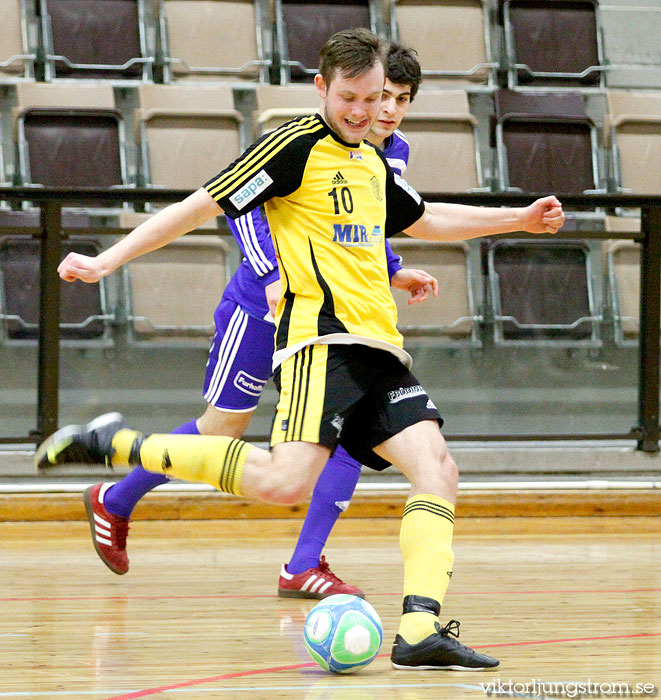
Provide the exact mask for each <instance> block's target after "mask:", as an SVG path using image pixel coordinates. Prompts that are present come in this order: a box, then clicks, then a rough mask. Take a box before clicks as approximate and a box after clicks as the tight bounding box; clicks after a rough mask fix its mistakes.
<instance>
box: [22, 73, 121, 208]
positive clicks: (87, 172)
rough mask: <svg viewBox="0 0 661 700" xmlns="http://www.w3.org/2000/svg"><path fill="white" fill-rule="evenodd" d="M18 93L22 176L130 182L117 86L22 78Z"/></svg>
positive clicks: (68, 182)
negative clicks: (115, 98)
mask: <svg viewBox="0 0 661 700" xmlns="http://www.w3.org/2000/svg"><path fill="white" fill-rule="evenodd" d="M16 95H17V107H16V109H15V113H14V120H15V133H16V139H17V143H16V147H17V158H16V162H17V172H16V180H17V181H18V182H20V183H23V184H32V183H38V184H41V185H45V186H50V187H58V186H70V187H115V188H121V187H126V186H128V184H129V178H128V174H127V166H126V152H125V149H126V138H125V127H124V121H123V119H122V116H121V114H120V113H119V112H118V111H117V110H116V109H115V102H114V96H113V89H112V86H110V85H108V84H80V83H76V84H73V83H72V84H67V85H64V84H55V83H52V84H45V83H18V84H17V85H16ZM107 206H110V204H108V205H107Z"/></svg>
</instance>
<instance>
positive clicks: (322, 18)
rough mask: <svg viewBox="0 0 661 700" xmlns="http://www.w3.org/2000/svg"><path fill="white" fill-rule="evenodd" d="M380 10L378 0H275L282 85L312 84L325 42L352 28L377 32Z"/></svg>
mask: <svg viewBox="0 0 661 700" xmlns="http://www.w3.org/2000/svg"><path fill="white" fill-rule="evenodd" d="M380 7H381V4H380V3H379V2H376V0H344V1H342V0H317V1H316V2H309V1H308V0H275V24H276V36H277V46H278V52H279V54H280V57H281V59H282V67H283V68H282V73H281V76H280V82H281V83H282V84H286V83H291V82H294V83H300V82H311V81H312V79H313V78H314V75H315V73H316V72H317V68H318V59H319V51H320V49H321V47H322V46H323V45H324V43H325V42H326V40H327V39H328V38H329V37H330V36H331V35H333V34H335V32H338V31H340V30H341V29H348V28H351V27H367V28H368V29H372V31H378V28H379V24H380Z"/></svg>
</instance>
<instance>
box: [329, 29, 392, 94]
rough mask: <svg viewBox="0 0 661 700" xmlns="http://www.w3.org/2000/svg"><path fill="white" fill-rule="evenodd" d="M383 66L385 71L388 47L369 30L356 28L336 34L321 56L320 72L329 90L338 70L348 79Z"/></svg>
mask: <svg viewBox="0 0 661 700" xmlns="http://www.w3.org/2000/svg"><path fill="white" fill-rule="evenodd" d="M377 63H381V64H383V68H384V71H385V67H386V62H385V47H384V46H383V43H382V42H381V40H380V39H379V37H378V36H376V34H373V33H372V32H370V31H369V29H364V28H363V27H356V28H354V29H344V30H342V31H341V32H336V33H335V34H333V36H332V37H331V38H330V39H329V40H328V41H327V42H326V43H325V44H324V45H323V47H322V49H321V53H320V54H319V72H320V73H321V77H322V78H323V79H324V82H325V83H326V86H328V85H330V83H331V81H332V80H333V78H334V77H335V72H336V71H337V70H339V71H340V72H341V73H342V76H343V77H345V78H355V77H357V76H359V75H362V74H363V73H365V72H366V71H368V70H369V69H370V68H371V67H372V66H373V65H375V64H377Z"/></svg>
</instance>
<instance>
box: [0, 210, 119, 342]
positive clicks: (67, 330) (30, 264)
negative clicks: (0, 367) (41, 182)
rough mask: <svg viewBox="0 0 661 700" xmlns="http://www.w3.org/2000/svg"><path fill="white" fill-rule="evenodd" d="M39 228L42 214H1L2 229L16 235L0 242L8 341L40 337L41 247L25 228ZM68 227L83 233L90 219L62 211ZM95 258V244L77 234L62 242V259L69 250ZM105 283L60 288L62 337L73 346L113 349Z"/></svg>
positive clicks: (1, 313) (0, 304) (0, 303)
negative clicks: (7, 229)
mask: <svg viewBox="0 0 661 700" xmlns="http://www.w3.org/2000/svg"><path fill="white" fill-rule="evenodd" d="M38 225H39V211H38V210H31V211H1V212H0V226H2V227H3V228H13V229H15V231H16V234H12V235H7V236H3V237H2V238H1V239H0V273H1V274H0V319H1V321H2V330H1V335H2V339H3V341H4V342H11V343H17V342H25V341H28V342H31V343H34V342H35V341H36V340H37V338H38V336H39V285H40V249H41V243H40V241H38V240H35V239H34V238H32V237H31V236H29V235H25V234H21V233H20V232H21V229H25V228H26V227H36V226H38ZM62 225H63V227H65V228H80V229H84V228H86V227H87V226H89V216H88V215H87V214H86V213H85V212H81V211H69V212H68V211H67V210H63V212H62ZM72 250H73V251H76V252H79V253H83V254H85V255H97V254H98V253H99V252H100V250H101V246H100V244H99V242H98V241H97V240H95V239H91V238H87V237H84V236H78V235H74V236H72V237H71V238H68V239H66V240H65V241H63V242H62V255H63V256H64V255H66V254H67V253H68V252H70V251H72ZM106 288H107V287H106V280H101V282H100V283H99V284H85V283H84V282H79V281H77V282H73V283H67V282H64V281H62V282H61V283H60V336H61V338H62V340H64V341H66V342H67V343H68V344H72V345H84V346H90V345H92V346H98V345H100V346H107V345H110V344H111V342H112V341H111V336H110V329H111V328H110V324H111V321H112V320H113V319H114V315H113V314H110V313H109V311H108V303H107V292H106Z"/></svg>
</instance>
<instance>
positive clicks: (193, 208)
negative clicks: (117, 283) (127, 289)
mask: <svg viewBox="0 0 661 700" xmlns="http://www.w3.org/2000/svg"><path fill="white" fill-rule="evenodd" d="M222 213H223V212H222V209H221V208H220V207H219V206H218V204H217V203H216V202H215V201H214V199H213V198H212V197H211V196H210V195H209V193H208V192H207V191H206V190H204V189H202V188H201V189H199V190H197V191H196V192H194V193H193V194H192V195H190V196H189V197H187V198H186V199H184V200H182V201H181V202H177V203H176V204H171V205H170V206H168V207H166V208H165V209H162V210H161V211H159V212H158V213H156V214H154V216H152V217H150V218H149V219H147V220H146V221H144V222H143V223H142V224H140V225H139V226H138V227H137V228H135V229H134V230H133V231H131V233H129V235H128V236H126V237H125V238H123V239H122V240H121V241H118V242H117V243H115V244H114V245H113V246H111V247H110V248H108V250H105V251H103V252H102V253H100V254H99V255H97V256H96V257H94V258H90V257H88V256H85V255H80V254H79V253H69V255H67V256H66V257H65V258H64V260H63V261H62V262H61V263H60V265H59V267H58V273H59V275H60V277H62V279H64V280H67V281H69V282H70V281H73V280H75V279H80V280H82V281H83V282H97V281H98V280H100V279H101V278H102V277H105V276H106V275H109V274H110V273H111V272H113V271H114V270H116V269H117V268H118V267H121V266H122V265H123V264H124V263H127V262H128V261H130V260H133V259H134V258H137V257H139V256H141V255H144V254H145V253H149V252H150V251H152V250H156V249H158V248H162V247H163V246H164V245H167V244H168V243H170V242H172V241H173V240H175V239H176V238H178V237H179V236H182V235H183V234H185V233H188V232H189V231H193V230H194V229H196V228H197V227H198V226H201V225H202V224H203V223H204V222H205V221H208V220H209V219H211V218H212V217H214V216H219V215H220V214H222Z"/></svg>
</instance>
